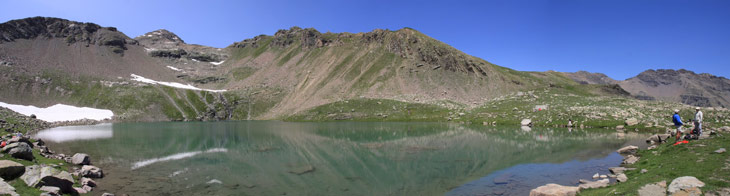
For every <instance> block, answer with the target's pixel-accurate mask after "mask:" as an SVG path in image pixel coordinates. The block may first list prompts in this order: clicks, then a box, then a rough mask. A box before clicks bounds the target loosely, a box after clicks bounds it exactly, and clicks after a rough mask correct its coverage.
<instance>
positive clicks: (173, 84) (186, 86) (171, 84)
mask: <svg viewBox="0 0 730 196" xmlns="http://www.w3.org/2000/svg"><path fill="white" fill-rule="evenodd" d="M132 80H134V81H138V82H144V83H148V84H159V85H165V86H169V87H173V88H181V89H190V90H198V91H208V92H216V93H217V92H226V91H228V90H211V89H201V88H198V87H195V86H192V85H189V84H180V83H177V82H160V81H155V80H151V79H147V78H145V77H142V76H139V75H136V74H132Z"/></svg>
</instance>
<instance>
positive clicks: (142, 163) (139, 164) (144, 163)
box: [132, 148, 228, 170]
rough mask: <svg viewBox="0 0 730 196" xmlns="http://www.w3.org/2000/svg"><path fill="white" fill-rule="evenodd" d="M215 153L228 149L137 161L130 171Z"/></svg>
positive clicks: (214, 149) (184, 153)
mask: <svg viewBox="0 0 730 196" xmlns="http://www.w3.org/2000/svg"><path fill="white" fill-rule="evenodd" d="M216 152H228V149H225V148H213V149H209V150H206V151H192V152H182V153H177V154H173V155H170V156H166V157H161V158H154V159H148V160H144V161H138V162H136V163H134V164H132V170H135V169H139V168H141V167H144V166H148V165H151V164H154V163H157V162H164V161H173V160H180V159H184V158H190V157H193V156H195V155H199V154H203V153H216Z"/></svg>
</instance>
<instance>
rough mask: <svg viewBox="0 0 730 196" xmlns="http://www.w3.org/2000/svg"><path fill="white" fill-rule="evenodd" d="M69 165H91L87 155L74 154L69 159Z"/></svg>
mask: <svg viewBox="0 0 730 196" xmlns="http://www.w3.org/2000/svg"><path fill="white" fill-rule="evenodd" d="M71 164H74V165H89V164H91V159H90V158H89V155H88V154H84V153H76V154H74V156H73V157H71Z"/></svg>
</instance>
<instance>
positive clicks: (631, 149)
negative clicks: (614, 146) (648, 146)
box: [616, 145, 639, 154]
mask: <svg viewBox="0 0 730 196" xmlns="http://www.w3.org/2000/svg"><path fill="white" fill-rule="evenodd" d="M638 150H639V147H638V146H633V145H632V146H626V147H623V148H620V149H618V150H617V151H616V152H618V153H619V154H636V151H638Z"/></svg>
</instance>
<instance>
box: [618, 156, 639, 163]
mask: <svg viewBox="0 0 730 196" xmlns="http://www.w3.org/2000/svg"><path fill="white" fill-rule="evenodd" d="M638 161H639V157H636V156H634V155H629V156H626V158H624V161H623V162H621V163H622V164H624V165H631V164H634V163H636V162H638Z"/></svg>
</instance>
